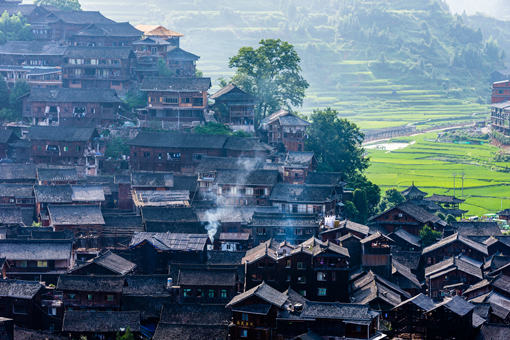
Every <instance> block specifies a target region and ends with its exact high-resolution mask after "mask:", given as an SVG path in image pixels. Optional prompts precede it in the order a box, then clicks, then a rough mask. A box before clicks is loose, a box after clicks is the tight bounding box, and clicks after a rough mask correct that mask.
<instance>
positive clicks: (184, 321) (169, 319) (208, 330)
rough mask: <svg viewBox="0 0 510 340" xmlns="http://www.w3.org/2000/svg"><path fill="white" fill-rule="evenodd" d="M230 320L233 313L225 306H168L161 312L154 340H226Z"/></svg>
mask: <svg viewBox="0 0 510 340" xmlns="http://www.w3.org/2000/svg"><path fill="white" fill-rule="evenodd" d="M230 320H231V313H230V311H229V310H228V309H226V308H225V307H224V306H223V305H214V304H168V305H165V306H164V307H163V309H162V311H161V318H160V321H159V323H158V326H157V328H156V332H155V334H154V337H153V340H172V339H210V340H224V339H227V337H228V328H229V327H228V325H229V323H230Z"/></svg>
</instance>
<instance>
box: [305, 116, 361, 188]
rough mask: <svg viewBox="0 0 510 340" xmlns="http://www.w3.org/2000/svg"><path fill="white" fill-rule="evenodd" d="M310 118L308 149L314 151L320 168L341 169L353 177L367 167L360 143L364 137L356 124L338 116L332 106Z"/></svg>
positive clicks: (346, 174) (347, 175)
mask: <svg viewBox="0 0 510 340" xmlns="http://www.w3.org/2000/svg"><path fill="white" fill-rule="evenodd" d="M310 118H311V125H310V127H309V129H308V138H307V139H306V144H305V148H306V150H308V151H313V152H314V153H315V157H316V158H317V162H318V165H319V170H320V171H329V172H341V173H343V174H344V175H345V177H346V178H351V177H355V176H356V175H358V174H360V173H362V172H363V171H364V170H365V169H366V168H368V158H367V157H365V150H364V149H363V148H362V146H361V143H362V142H363V138H364V136H363V133H362V132H361V131H360V129H359V128H358V126H356V124H354V123H351V122H349V121H348V120H347V119H343V118H339V117H338V112H337V111H336V110H332V109H330V108H327V109H325V110H315V111H314V112H313V114H312V115H311V117H310Z"/></svg>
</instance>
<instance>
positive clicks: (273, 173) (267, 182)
mask: <svg viewBox="0 0 510 340" xmlns="http://www.w3.org/2000/svg"><path fill="white" fill-rule="evenodd" d="M278 178H279V172H278V171H277V170H262V169H256V170H251V171H245V170H218V171H217V173H216V179H215V183H217V184H220V185H225V184H227V185H241V186H243V185H251V186H274V185H276V183H277V182H278Z"/></svg>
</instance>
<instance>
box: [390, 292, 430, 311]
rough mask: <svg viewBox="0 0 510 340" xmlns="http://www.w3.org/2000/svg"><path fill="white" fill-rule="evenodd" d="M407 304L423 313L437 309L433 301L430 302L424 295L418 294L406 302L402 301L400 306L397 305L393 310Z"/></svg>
mask: <svg viewBox="0 0 510 340" xmlns="http://www.w3.org/2000/svg"><path fill="white" fill-rule="evenodd" d="M408 303H412V304H414V305H415V306H417V307H419V308H420V309H421V310H423V311H425V312H430V311H432V310H434V309H436V308H437V305H436V304H435V303H434V301H432V299H431V298H429V297H428V296H426V295H424V294H423V293H420V294H418V295H416V296H414V297H412V298H410V299H408V300H406V301H403V302H402V303H401V304H399V305H398V306H396V307H395V308H400V307H402V306H404V305H406V304H408Z"/></svg>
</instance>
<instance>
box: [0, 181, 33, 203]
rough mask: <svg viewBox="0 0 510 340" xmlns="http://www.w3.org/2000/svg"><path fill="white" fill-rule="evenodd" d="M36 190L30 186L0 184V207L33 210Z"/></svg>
mask: <svg viewBox="0 0 510 340" xmlns="http://www.w3.org/2000/svg"><path fill="white" fill-rule="evenodd" d="M34 204H35V199H34V189H33V187H32V186H31V185H29V184H14V183H6V184H0V205H10V206H16V207H27V208H32V207H33V206H34Z"/></svg>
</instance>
